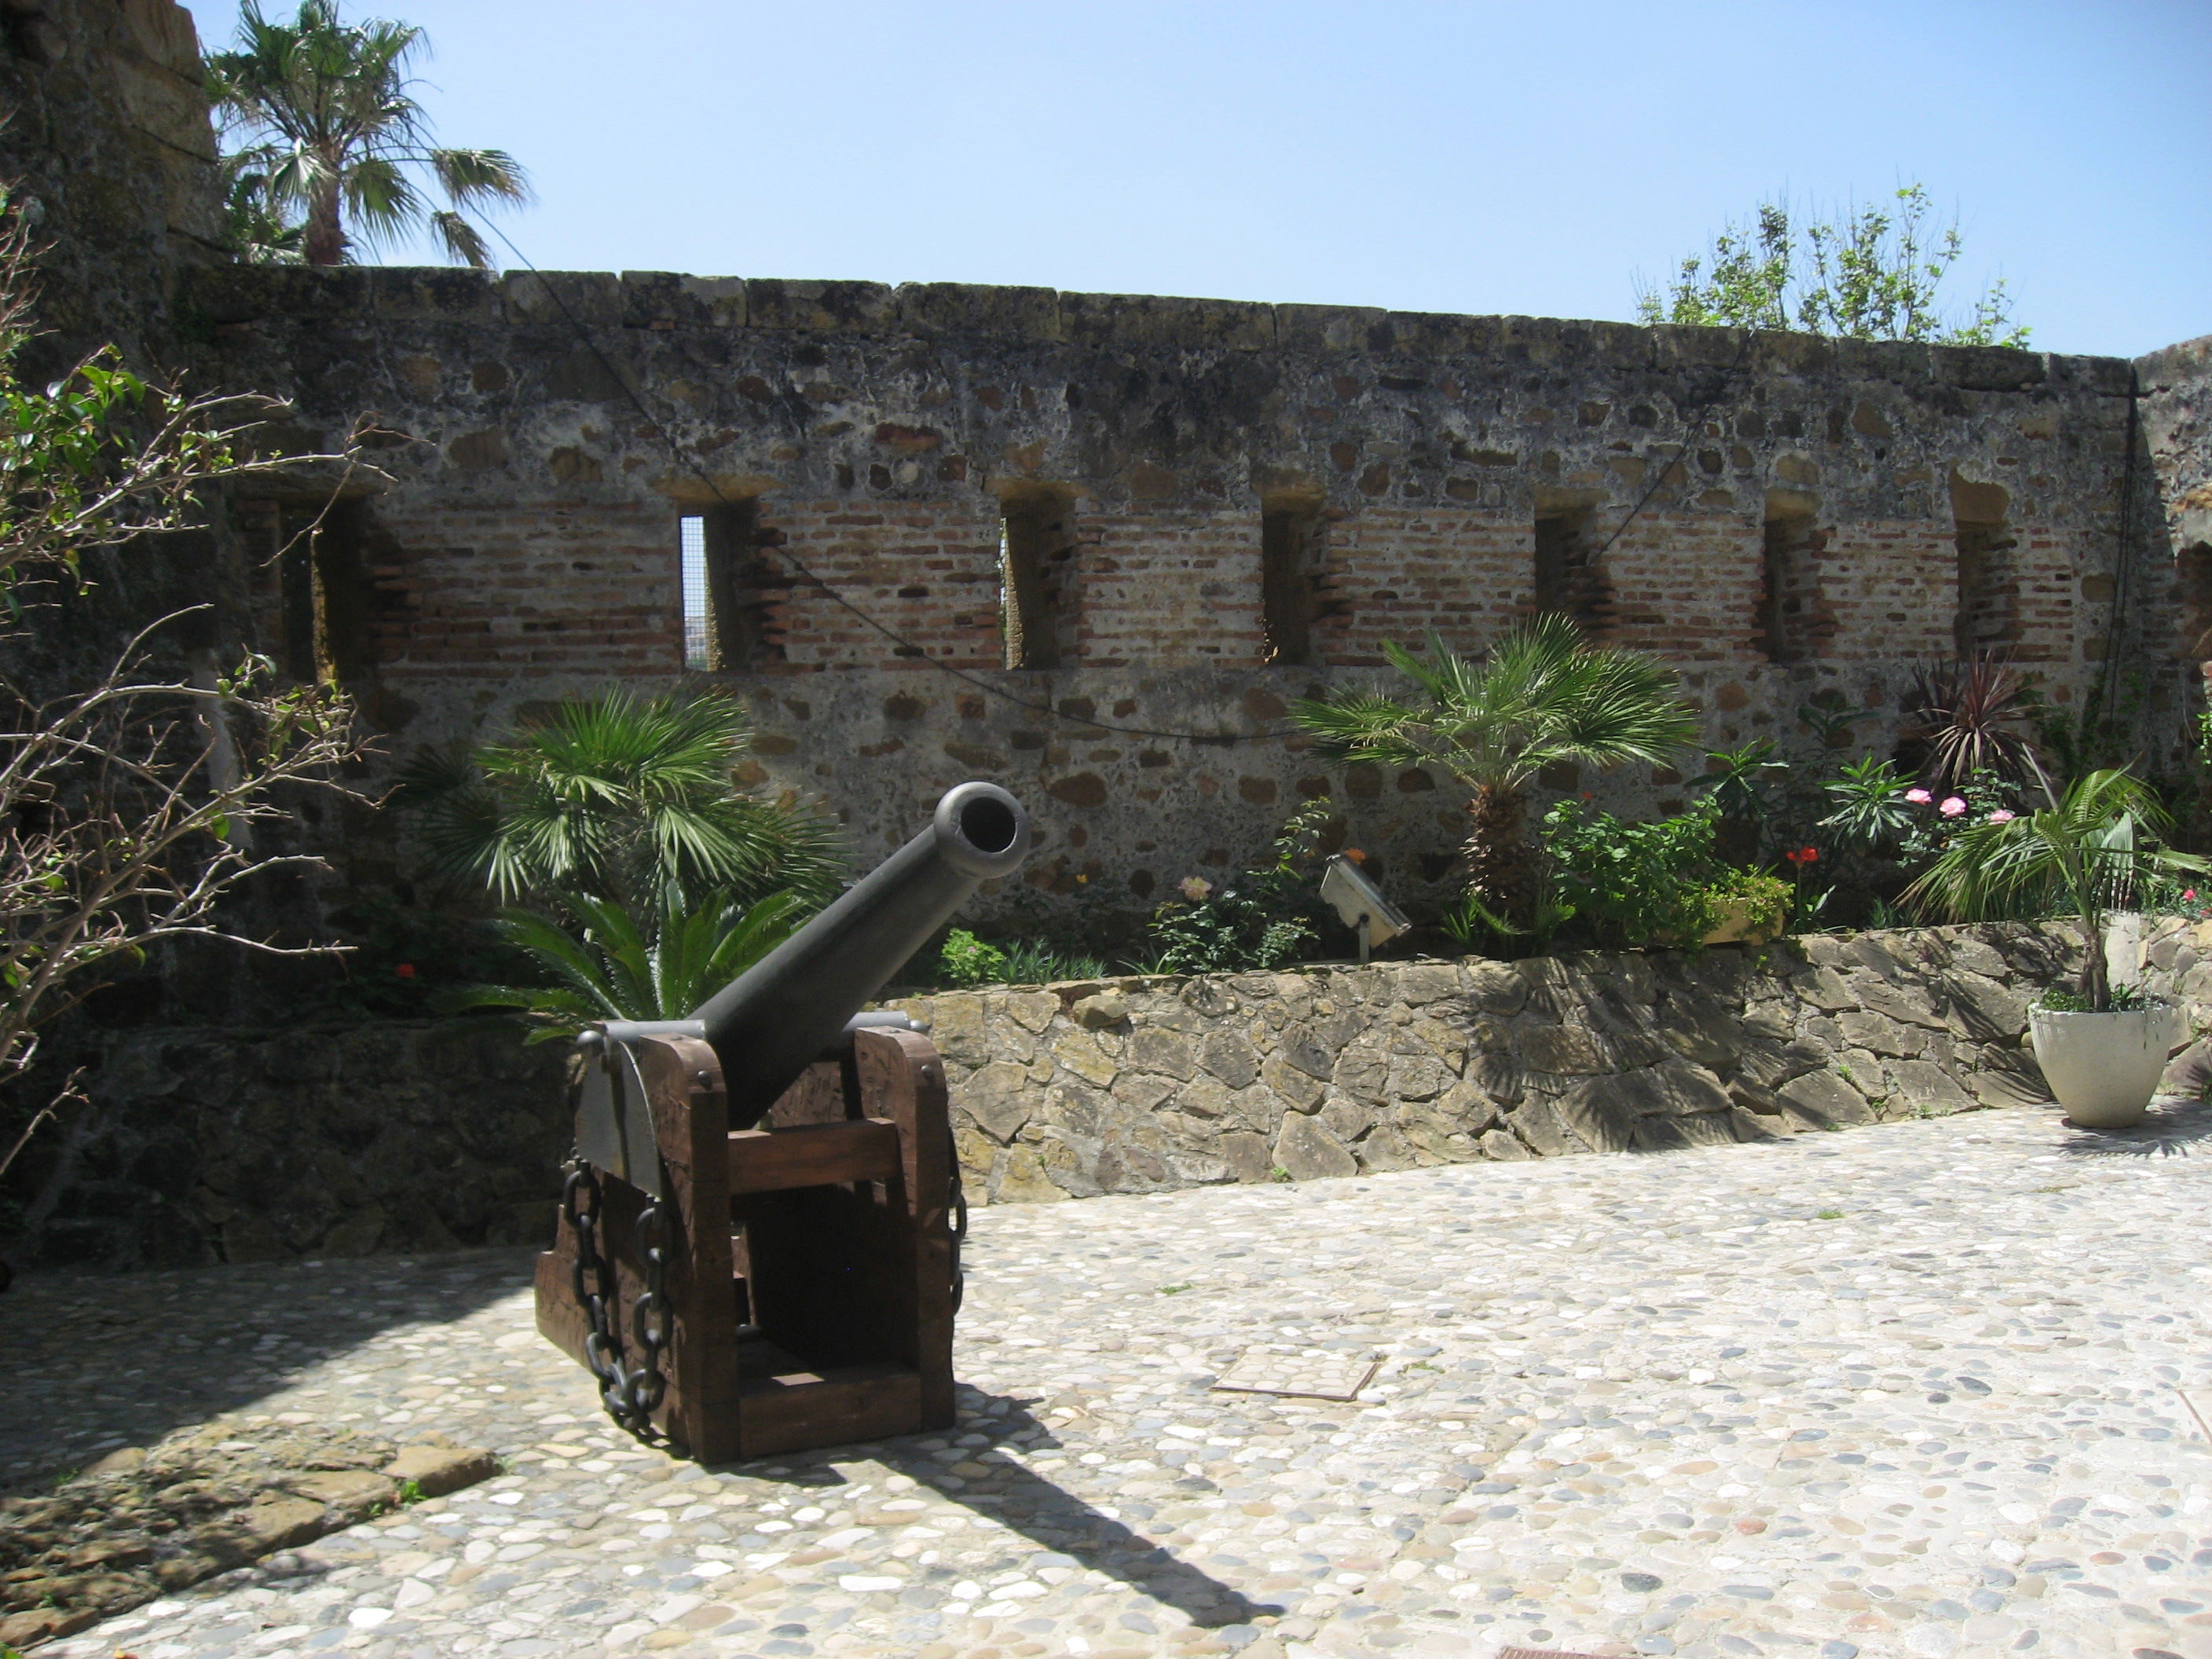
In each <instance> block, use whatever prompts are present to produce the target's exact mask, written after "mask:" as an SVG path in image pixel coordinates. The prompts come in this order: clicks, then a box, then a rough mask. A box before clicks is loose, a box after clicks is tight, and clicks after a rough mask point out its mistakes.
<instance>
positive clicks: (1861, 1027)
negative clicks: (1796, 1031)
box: [1836, 1008, 1928, 1057]
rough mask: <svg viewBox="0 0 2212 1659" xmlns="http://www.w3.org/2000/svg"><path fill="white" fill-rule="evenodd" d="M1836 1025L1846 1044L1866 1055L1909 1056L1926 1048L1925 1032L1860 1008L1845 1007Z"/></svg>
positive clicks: (1926, 1037) (1837, 1018) (1926, 1038)
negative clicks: (1862, 1051) (1862, 1050)
mask: <svg viewBox="0 0 2212 1659" xmlns="http://www.w3.org/2000/svg"><path fill="white" fill-rule="evenodd" d="M1836 1024H1837V1025H1838V1027H1840V1028H1841V1029H1842V1030H1843V1034H1844V1042H1846V1043H1848V1044H1849V1045H1850V1047H1852V1048H1863V1049H1865V1050H1866V1051H1867V1052H1868V1053H1869V1054H1892V1055H1896V1056H1899V1057H1909V1056H1912V1055H1917V1054H1922V1053H1923V1052H1925V1050H1926V1048H1927V1047H1928V1035H1927V1033H1926V1032H1925V1031H1923V1030H1919V1029H1917V1027H1914V1026H1910V1025H1903V1024H1899V1023H1898V1022H1897V1021H1896V1020H1893V1019H1886V1018H1883V1017H1882V1016H1881V1015H1880V1014H1874V1013H1869V1012H1866V1011H1864V1010H1863V1009H1859V1008H1846V1009H1845V1010H1844V1012H1842V1013H1840V1014H1838V1015H1837V1016H1836Z"/></svg>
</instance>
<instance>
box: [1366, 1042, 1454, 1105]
mask: <svg viewBox="0 0 2212 1659" xmlns="http://www.w3.org/2000/svg"><path fill="white" fill-rule="evenodd" d="M1457 1081H1458V1079H1456V1078H1455V1077H1454V1076H1453V1075H1452V1073H1451V1071H1450V1069H1449V1067H1447V1066H1445V1065H1444V1063H1443V1061H1442V1060H1438V1059H1437V1057H1436V1056H1435V1055H1434V1054H1430V1053H1429V1052H1427V1051H1426V1050H1425V1049H1424V1050H1422V1051H1420V1052H1419V1053H1417V1054H1393V1055H1392V1056H1391V1057H1390V1073H1389V1081H1388V1082H1386V1083H1385V1084H1384V1085H1383V1098H1384V1099H1385V1100H1389V1101H1403V1100H1434V1099H1435V1098H1436V1097H1437V1096H1438V1095H1441V1094H1443V1092H1444V1091H1446V1090H1447V1089H1449V1088H1450V1087H1452V1085H1454V1084H1455V1083H1456V1082H1457Z"/></svg>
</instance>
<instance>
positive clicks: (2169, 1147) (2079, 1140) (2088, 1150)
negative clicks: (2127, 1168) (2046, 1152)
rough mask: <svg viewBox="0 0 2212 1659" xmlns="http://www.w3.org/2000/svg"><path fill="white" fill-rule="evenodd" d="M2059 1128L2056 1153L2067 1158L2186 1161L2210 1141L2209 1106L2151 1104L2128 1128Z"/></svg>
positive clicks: (2211, 1106)
mask: <svg viewBox="0 0 2212 1659" xmlns="http://www.w3.org/2000/svg"><path fill="white" fill-rule="evenodd" d="M2063 1127H2064V1129H2065V1131H2066V1136H2065V1139H2063V1140H2061V1141H2060V1142H2059V1143H2058V1150H2059V1151H2060V1152H2063V1153H2065V1154H2066V1155H2067V1156H2068V1157H2069V1158H2186V1157H2188V1156H2189V1154H2190V1152H2191V1149H2192V1148H2194V1147H2197V1146H2200V1145H2204V1144H2205V1143H2208V1142H2212V1103H2206V1102H2204V1101H2202V1100H2177V1099H2172V1098H2169V1099H2166V1100H2160V1101H2155V1102H2154V1103H2152V1105H2151V1109H2150V1110H2149V1111H2148V1112H2147V1113H2146V1114H2144V1116H2143V1121H2142V1122H2141V1123H2138V1124H2137V1125H2136V1127H2134V1128H2132V1129H2084V1128H2082V1127H2080V1126H2079V1125H2078V1124H2075V1123H2074V1122H2072V1121H2070V1120H2069V1121H2067V1122H2066V1123H2065V1124H2064V1125H2063Z"/></svg>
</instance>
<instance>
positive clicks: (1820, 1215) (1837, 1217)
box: [1813, 1210, 1844, 1221]
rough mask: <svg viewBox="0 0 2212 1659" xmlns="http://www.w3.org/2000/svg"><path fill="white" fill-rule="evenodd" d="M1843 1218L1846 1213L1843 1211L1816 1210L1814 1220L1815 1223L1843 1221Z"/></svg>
mask: <svg viewBox="0 0 2212 1659" xmlns="http://www.w3.org/2000/svg"><path fill="white" fill-rule="evenodd" d="M1843 1218H1844V1212H1842V1211H1841V1210H1815V1211H1814V1212H1813V1219H1814V1220H1815V1221H1841V1220H1842V1219H1843Z"/></svg>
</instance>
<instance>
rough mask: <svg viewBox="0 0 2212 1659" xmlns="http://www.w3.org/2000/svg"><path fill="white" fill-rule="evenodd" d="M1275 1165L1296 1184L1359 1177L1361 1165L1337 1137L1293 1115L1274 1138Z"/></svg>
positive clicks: (1295, 1114)
mask: <svg viewBox="0 0 2212 1659" xmlns="http://www.w3.org/2000/svg"><path fill="white" fill-rule="evenodd" d="M1275 1163H1276V1164H1277V1165H1278V1166H1279V1168H1281V1169H1282V1170H1285V1171H1286V1172H1287V1173H1288V1174H1289V1176H1290V1177H1291V1180H1293V1181H1313V1180H1316V1179H1318V1178H1320V1177H1321V1176H1348V1175H1356V1174H1358V1170H1359V1164H1358V1161H1357V1160H1356V1159H1355V1158H1353V1157H1352V1154H1351V1153H1350V1152H1346V1150H1345V1149H1344V1145H1343V1143H1342V1142H1341V1141H1340V1140H1338V1139H1336V1137H1335V1136H1334V1135H1332V1134H1331V1133H1329V1132H1328V1130H1327V1129H1325V1128H1323V1127H1322V1126H1321V1125H1320V1124H1319V1123H1317V1122H1316V1121H1314V1120H1313V1119H1312V1118H1310V1117H1307V1116H1304V1115H1302V1114H1299V1113H1296V1112H1293V1113H1292V1114H1291V1115H1289V1116H1288V1117H1285V1119H1284V1120H1283V1129H1282V1133H1280V1134H1279V1135H1278V1136H1276V1138H1275Z"/></svg>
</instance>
